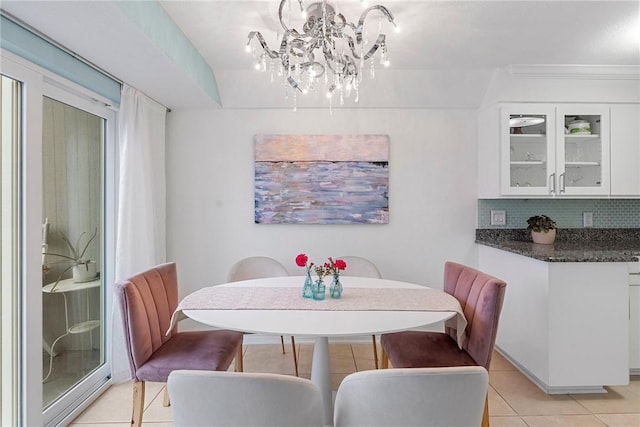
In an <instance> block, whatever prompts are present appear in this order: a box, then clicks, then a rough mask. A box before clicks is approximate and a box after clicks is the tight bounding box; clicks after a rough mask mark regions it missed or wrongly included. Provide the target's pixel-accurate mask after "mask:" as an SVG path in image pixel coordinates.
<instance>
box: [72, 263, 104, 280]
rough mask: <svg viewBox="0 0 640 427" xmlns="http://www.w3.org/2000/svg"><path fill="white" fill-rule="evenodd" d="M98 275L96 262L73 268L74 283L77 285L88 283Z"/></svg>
mask: <svg viewBox="0 0 640 427" xmlns="http://www.w3.org/2000/svg"><path fill="white" fill-rule="evenodd" d="M97 275H98V271H97V267H96V262H95V261H87V262H86V263H83V264H78V265H74V266H73V281H74V282H75V283H82V282H88V281H90V280H93V279H95V278H96V276H97Z"/></svg>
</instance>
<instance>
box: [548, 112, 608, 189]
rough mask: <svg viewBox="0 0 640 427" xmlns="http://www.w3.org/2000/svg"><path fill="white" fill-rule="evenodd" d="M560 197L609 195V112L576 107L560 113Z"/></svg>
mask: <svg viewBox="0 0 640 427" xmlns="http://www.w3.org/2000/svg"><path fill="white" fill-rule="evenodd" d="M556 113H557V117H558V126H557V131H556V138H557V156H558V161H557V175H558V192H559V194H560V195H564V194H566V195H608V194H609V189H610V184H609V176H610V173H609V110H608V108H606V107H602V106H597V105H594V106H590V105H573V106H560V107H558V108H557V109H556Z"/></svg>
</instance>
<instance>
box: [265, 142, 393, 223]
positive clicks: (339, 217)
mask: <svg viewBox="0 0 640 427" xmlns="http://www.w3.org/2000/svg"><path fill="white" fill-rule="evenodd" d="M255 222H256V223H258V224H292V223H294V224H296V223H297V224H386V223H388V222H389V137H388V136H387V135H256V137H255Z"/></svg>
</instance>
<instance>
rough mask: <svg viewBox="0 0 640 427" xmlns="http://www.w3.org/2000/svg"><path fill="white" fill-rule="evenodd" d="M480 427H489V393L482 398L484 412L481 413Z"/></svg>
mask: <svg viewBox="0 0 640 427" xmlns="http://www.w3.org/2000/svg"><path fill="white" fill-rule="evenodd" d="M481 427H489V394H488V393H487V397H486V398H485V399H484V413H483V414H482V424H481Z"/></svg>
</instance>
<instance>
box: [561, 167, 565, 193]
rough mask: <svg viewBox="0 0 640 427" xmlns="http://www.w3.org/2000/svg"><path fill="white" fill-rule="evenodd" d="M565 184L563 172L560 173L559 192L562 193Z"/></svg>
mask: <svg viewBox="0 0 640 427" xmlns="http://www.w3.org/2000/svg"><path fill="white" fill-rule="evenodd" d="M564 190H565V185H564V172H562V173H561V174H560V192H561V193H564Z"/></svg>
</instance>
